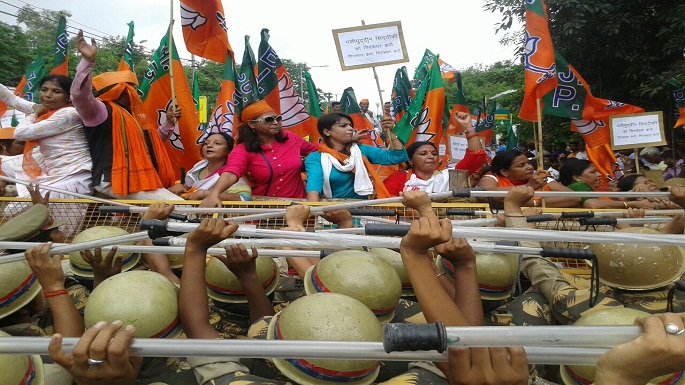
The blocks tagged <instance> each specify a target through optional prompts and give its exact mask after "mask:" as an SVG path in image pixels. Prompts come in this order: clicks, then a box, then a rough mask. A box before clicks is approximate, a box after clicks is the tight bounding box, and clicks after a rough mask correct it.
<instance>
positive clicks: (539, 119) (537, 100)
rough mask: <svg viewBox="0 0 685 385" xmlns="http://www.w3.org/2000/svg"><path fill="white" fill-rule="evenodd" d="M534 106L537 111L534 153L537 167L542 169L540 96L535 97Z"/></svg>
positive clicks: (543, 165)
mask: <svg viewBox="0 0 685 385" xmlns="http://www.w3.org/2000/svg"><path fill="white" fill-rule="evenodd" d="M536 107H537V113H538V141H537V143H536V145H535V148H536V149H537V150H536V154H535V157H536V158H537V161H538V168H540V169H544V167H545V164H544V161H543V158H542V107H541V106H540V98H537V99H536Z"/></svg>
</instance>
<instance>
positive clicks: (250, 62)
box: [237, 35, 259, 111]
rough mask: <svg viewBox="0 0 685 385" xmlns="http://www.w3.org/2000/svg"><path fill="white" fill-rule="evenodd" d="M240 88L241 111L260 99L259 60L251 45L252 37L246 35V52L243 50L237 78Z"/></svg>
mask: <svg viewBox="0 0 685 385" xmlns="http://www.w3.org/2000/svg"><path fill="white" fill-rule="evenodd" d="M237 80H238V81H237V84H238V88H239V89H240V95H241V96H242V97H241V99H240V105H239V107H240V111H242V109H243V108H244V107H245V106H247V105H248V104H251V103H253V102H256V101H257V100H259V94H257V61H256V60H255V57H254V52H253V51H252V47H251V46H250V37H249V36H247V35H245V52H243V62H242V63H241V64H240V69H239V71H238V79H237Z"/></svg>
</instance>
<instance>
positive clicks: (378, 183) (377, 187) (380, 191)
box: [319, 142, 390, 198]
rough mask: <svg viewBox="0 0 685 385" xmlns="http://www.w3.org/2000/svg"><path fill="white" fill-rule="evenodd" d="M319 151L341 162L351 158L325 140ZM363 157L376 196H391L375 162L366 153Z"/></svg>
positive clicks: (320, 144)
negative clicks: (370, 160) (374, 165)
mask: <svg viewBox="0 0 685 385" xmlns="http://www.w3.org/2000/svg"><path fill="white" fill-rule="evenodd" d="M319 152H323V153H326V154H330V155H332V156H333V157H334V158H335V159H337V160H338V162H340V163H341V164H344V163H345V161H346V160H347V159H349V158H350V156H349V155H345V154H343V153H341V152H339V151H336V150H334V149H332V148H330V147H328V146H327V145H326V143H324V142H321V143H319ZM362 159H363V160H364V166H365V167H366V171H367V172H368V173H369V176H370V177H371V182H373V189H374V191H376V198H389V197H390V193H388V189H386V188H385V185H384V184H383V181H382V180H381V178H380V177H379V176H378V173H377V172H376V170H374V169H373V163H371V162H369V160H368V159H367V158H366V156H364V154H362ZM352 172H354V169H353V170H352Z"/></svg>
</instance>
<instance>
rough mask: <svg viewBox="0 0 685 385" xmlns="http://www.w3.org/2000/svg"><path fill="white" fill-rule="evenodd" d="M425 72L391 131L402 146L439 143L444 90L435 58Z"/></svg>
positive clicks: (443, 107) (440, 139)
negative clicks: (412, 96)
mask: <svg viewBox="0 0 685 385" xmlns="http://www.w3.org/2000/svg"><path fill="white" fill-rule="evenodd" d="M428 68H429V69H428V72H427V73H426V76H425V77H424V79H423V81H422V82H421V85H420V86H419V89H418V91H417V92H416V97H415V98H414V100H412V103H411V105H410V106H409V108H408V109H407V112H406V113H405V114H404V116H403V117H402V119H401V120H400V121H399V122H398V123H397V125H395V128H394V130H393V132H394V133H395V134H396V135H397V136H398V137H399V139H400V140H401V141H402V143H404V144H405V145H409V144H411V143H413V142H415V141H426V142H432V143H434V144H435V145H436V146H439V145H440V142H441V141H442V135H443V125H442V118H443V112H444V109H445V89H444V88H443V82H442V76H441V75H440V67H439V66H438V64H437V57H433V63H432V65H429V66H428Z"/></svg>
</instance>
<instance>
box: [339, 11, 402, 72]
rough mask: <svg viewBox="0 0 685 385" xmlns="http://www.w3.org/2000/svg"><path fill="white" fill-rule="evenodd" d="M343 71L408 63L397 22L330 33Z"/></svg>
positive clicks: (399, 26) (400, 28) (400, 25)
mask: <svg viewBox="0 0 685 385" xmlns="http://www.w3.org/2000/svg"><path fill="white" fill-rule="evenodd" d="M333 40H335V47H336V49H337V50H338V59H339V60H340V67H341V68H342V70H343V71H347V70H352V69H358V68H368V67H377V66H382V65H388V64H396V63H404V62H408V61H409V56H408V55H407V49H406V47H405V45H404V36H403V35H402V24H401V23H400V22H399V21H393V22H389V23H381V24H369V25H362V26H359V27H351V28H341V29H334V30H333Z"/></svg>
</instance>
